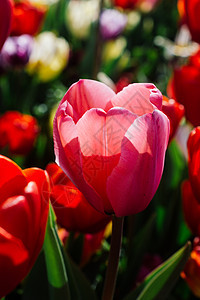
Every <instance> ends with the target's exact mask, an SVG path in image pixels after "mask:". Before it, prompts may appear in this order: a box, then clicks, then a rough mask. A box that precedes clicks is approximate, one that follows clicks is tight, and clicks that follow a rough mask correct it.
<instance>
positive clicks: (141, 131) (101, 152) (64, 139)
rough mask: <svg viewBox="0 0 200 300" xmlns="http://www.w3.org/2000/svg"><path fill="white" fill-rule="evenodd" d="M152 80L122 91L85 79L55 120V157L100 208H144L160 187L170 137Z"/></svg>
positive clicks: (118, 212) (120, 211)
mask: <svg viewBox="0 0 200 300" xmlns="http://www.w3.org/2000/svg"><path fill="white" fill-rule="evenodd" d="M161 108H162V94H161V93H160V91H159V90H158V89H157V88H156V87H155V86H154V85H153V84H130V85H129V86H128V87H126V88H124V89H123V90H122V91H121V92H119V93H118V94H115V92H113V90H111V89H110V88H109V87H107V86H106V85H104V84H102V83H100V82H96V81H92V80H80V81H79V82H77V83H75V84H73V85H72V86H71V87H70V89H69V90H68V91H67V93H66V94H65V96H64V98H63V99H62V101H61V103H60V105H59V107H58V110H57V112H56V115H55V119H54V148H55V155H56V162H57V163H58V165H59V166H60V167H61V168H62V169H63V171H64V172H65V173H66V174H67V176H68V177H69V178H70V179H71V180H72V182H73V183H74V184H75V185H76V186H77V187H78V189H79V190H80V191H81V192H82V193H83V195H84V196H85V198H86V199H87V200H88V201H89V202H90V203H91V205H93V206H94V208H96V209H97V210H98V211H100V212H102V213H106V214H113V213H114V214H115V215H116V216H117V217H119V216H126V215H131V214H135V213H138V212H140V211H142V210H144V209H145V208H146V207H147V205H148V204H149V202H150V201H151V199H152V198H153V196H154V194H155V192H156V189H157V188H158V185H159V182H160V179H161V176H162V172H163V165H164V157H165V151H166V148H167V144H168V138H169V120H168V118H167V117H166V116H165V115H164V114H163V113H162V112H161V111H160V110H161Z"/></svg>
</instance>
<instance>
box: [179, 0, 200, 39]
mask: <svg viewBox="0 0 200 300" xmlns="http://www.w3.org/2000/svg"><path fill="white" fill-rule="evenodd" d="M178 9H179V12H180V15H181V17H182V22H184V23H186V24H187V26H188V28H189V30H190V33H191V36H192V39H193V40H194V41H195V42H197V43H200V19H199V15H200V2H199V0H179V1H178Z"/></svg>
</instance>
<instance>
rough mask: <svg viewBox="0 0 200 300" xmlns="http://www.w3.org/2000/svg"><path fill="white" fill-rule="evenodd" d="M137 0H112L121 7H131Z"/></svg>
mask: <svg viewBox="0 0 200 300" xmlns="http://www.w3.org/2000/svg"><path fill="white" fill-rule="evenodd" d="M138 1H139V0H113V4H114V5H115V6H118V7H121V8H123V9H127V8H128V9H133V8H134V7H135V5H136V3H137V2H138Z"/></svg>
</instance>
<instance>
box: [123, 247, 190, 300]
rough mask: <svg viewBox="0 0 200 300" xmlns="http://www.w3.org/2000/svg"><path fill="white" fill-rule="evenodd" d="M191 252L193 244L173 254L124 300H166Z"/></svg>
mask: <svg viewBox="0 0 200 300" xmlns="http://www.w3.org/2000/svg"><path fill="white" fill-rule="evenodd" d="M190 252H191V243H190V242H187V243H186V245H185V246H184V247H182V248H181V249H180V250H178V251H177V252H176V253H175V254H173V255H172V256H171V257H170V258H169V259H168V260H166V261H165V262H164V263H163V264H161V265H160V266H159V267H158V268H156V269H155V270H154V271H153V272H151V273H150V274H149V275H148V276H147V277H146V278H145V280H144V281H143V282H142V283H141V284H140V286H138V287H137V288H136V289H135V290H134V291H133V292H131V293H130V294H129V295H128V296H127V297H126V298H125V299H124V300H133V299H136V300H155V299H162V300H164V299H166V297H167V296H168V295H169V293H170V291H171V289H172V288H173V286H174V284H175V283H176V281H177V280H178V278H179V275H180V272H181V271H182V269H183V268H184V266H185V263H186V262H187V260H188V257H189V255H190Z"/></svg>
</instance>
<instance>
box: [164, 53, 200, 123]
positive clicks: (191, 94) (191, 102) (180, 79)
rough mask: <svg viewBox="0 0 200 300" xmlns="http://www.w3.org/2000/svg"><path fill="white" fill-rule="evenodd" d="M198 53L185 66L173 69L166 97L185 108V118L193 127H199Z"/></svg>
mask: <svg viewBox="0 0 200 300" xmlns="http://www.w3.org/2000/svg"><path fill="white" fill-rule="evenodd" d="M199 82H200V51H198V52H197V53H196V54H195V55H194V56H191V57H190V60H189V62H188V64H187V65H183V66H181V67H179V68H178V67H177V68H175V69H174V73H173V76H172V79H171V80H170V82H169V84H168V95H169V97H170V98H172V99H175V100H176V101H177V102H179V103H181V104H183V105H184V107H185V116H186V118H187V120H188V121H189V122H191V123H192V125H193V126H198V125H200V114H199V111H200V85H199Z"/></svg>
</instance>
